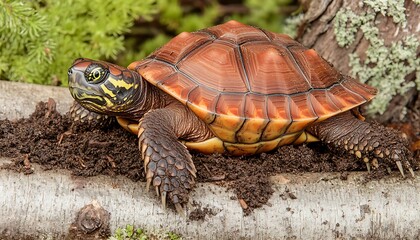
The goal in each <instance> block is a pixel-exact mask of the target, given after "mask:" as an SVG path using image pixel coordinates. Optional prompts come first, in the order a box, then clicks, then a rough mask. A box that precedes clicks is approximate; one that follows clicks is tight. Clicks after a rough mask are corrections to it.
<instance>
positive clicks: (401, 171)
mask: <svg viewBox="0 0 420 240" xmlns="http://www.w3.org/2000/svg"><path fill="white" fill-rule="evenodd" d="M395 163H396V164H397V167H398V170H400V173H401V175H402V176H403V177H404V178H405V174H404V168H403V166H402V163H401V161H396V162H395Z"/></svg>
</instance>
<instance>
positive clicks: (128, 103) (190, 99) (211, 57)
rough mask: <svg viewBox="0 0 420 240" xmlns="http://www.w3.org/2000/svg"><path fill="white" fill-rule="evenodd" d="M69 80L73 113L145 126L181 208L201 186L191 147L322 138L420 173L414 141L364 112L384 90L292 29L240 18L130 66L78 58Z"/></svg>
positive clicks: (142, 138) (217, 149)
mask: <svg viewBox="0 0 420 240" xmlns="http://www.w3.org/2000/svg"><path fill="white" fill-rule="evenodd" d="M68 79H69V82H68V83H69V89H70V93H71V95H72V96H73V98H74V99H75V100H76V101H75V105H74V106H73V108H72V115H73V117H74V118H75V119H76V120H78V121H83V120H86V122H88V120H94V119H97V120H99V121H102V120H101V119H104V118H102V117H107V116H115V117H116V119H117V121H118V123H119V124H120V125H121V126H122V127H123V128H125V129H126V130H128V131H130V132H132V133H134V134H136V135H137V136H138V141H139V151H140V153H141V158H142V161H143V163H144V169H145V175H146V180H147V184H146V188H147V189H149V188H150V187H151V186H153V187H154V188H155V189H156V192H157V194H158V196H159V195H160V197H161V201H162V204H163V206H164V207H165V206H166V204H167V202H171V203H172V204H173V205H174V206H175V208H176V209H177V210H178V211H179V212H182V210H183V209H184V204H186V203H187V202H188V193H189V192H190V191H191V189H193V187H194V184H195V178H196V172H197V170H196V168H195V166H194V163H193V159H192V157H191V153H190V150H191V151H198V152H201V153H204V154H211V153H222V154H227V155H233V156H242V155H251V154H259V153H263V152H269V151H272V150H274V149H276V148H278V147H280V146H283V145H288V144H302V143H308V142H314V141H322V142H324V143H325V144H327V145H328V146H329V147H331V148H332V149H336V150H338V151H343V152H347V153H349V154H351V155H353V156H355V158H357V159H360V160H361V161H364V162H365V163H366V165H367V168H368V170H369V171H370V169H376V168H378V167H379V166H386V167H387V168H388V169H390V166H391V165H394V164H396V165H397V167H398V169H399V171H400V172H401V174H402V175H403V176H404V170H408V171H409V172H410V173H411V174H412V175H413V176H414V172H413V168H412V167H411V166H412V165H413V162H412V155H411V153H410V151H409V149H408V147H407V143H406V141H405V140H404V139H403V138H402V137H401V136H400V135H399V134H398V133H397V132H395V131H388V129H386V128H385V127H384V126H381V125H378V124H372V123H369V122H366V121H364V118H363V116H362V115H361V114H360V112H359V110H358V109H359V106H360V105H362V104H364V103H367V102H369V101H370V100H371V99H372V98H373V97H374V96H375V95H376V94H377V90H376V89H375V88H373V87H371V86H368V85H366V84H363V83H360V82H359V81H358V80H356V79H354V78H352V77H350V76H347V75H345V74H342V73H341V72H339V71H338V70H337V69H335V68H334V67H333V65H332V64H330V63H329V62H328V61H326V60H325V59H324V58H322V57H321V56H320V55H318V53H317V52H316V51H315V50H313V49H309V48H306V47H304V46H303V45H302V44H300V43H299V42H297V41H295V40H293V39H292V38H291V37H289V36H287V35H285V34H280V33H274V32H270V31H267V30H264V29H260V28H258V27H253V26H249V25H246V24H242V23H240V22H237V21H234V20H232V21H228V22H226V23H223V24H220V25H216V26H212V27H209V28H206V29H202V30H199V31H196V32H191V33H190V32H183V33H180V34H179V35H177V36H176V37H174V38H173V39H172V40H170V41H169V42H168V43H167V44H166V45H164V46H163V47H161V48H159V49H157V50H155V51H154V52H153V53H151V54H150V55H149V56H147V57H146V58H144V59H142V60H139V61H135V62H133V63H131V64H130V65H129V66H128V67H127V68H125V67H121V66H118V65H115V64H112V63H108V62H104V61H97V60H92V59H88V58H78V59H76V60H75V61H74V62H73V64H72V66H71V67H70V68H69V71H68ZM384 134H386V135H387V138H391V139H392V141H383V135H384Z"/></svg>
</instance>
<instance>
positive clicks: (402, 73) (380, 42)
mask: <svg viewBox="0 0 420 240" xmlns="http://www.w3.org/2000/svg"><path fill="white" fill-rule="evenodd" d="M363 3H364V4H366V6H368V7H369V8H368V9H367V10H368V11H365V12H364V13H360V14H356V13H354V12H353V11H351V10H350V9H341V10H340V11H339V12H338V13H337V15H336V18H335V19H334V33H335V35H336V39H337V42H338V44H339V46H340V47H348V46H350V45H351V44H352V43H353V42H354V41H355V38H356V34H357V32H358V31H359V30H360V31H361V32H362V34H363V37H364V38H365V39H366V40H367V41H368V42H369V46H368V48H367V50H366V52H365V53H364V54H365V59H364V60H363V61H362V60H361V59H360V56H359V55H358V54H357V53H350V54H349V57H350V61H349V65H350V68H351V72H350V74H351V75H352V76H353V77H356V78H358V79H359V80H360V81H361V82H366V83H368V84H370V85H372V86H374V87H376V88H378V89H379V94H378V96H377V97H376V98H375V99H374V100H373V101H372V103H371V104H370V105H369V108H368V110H369V113H380V114H382V113H384V112H385V110H386V108H387V106H388V104H389V102H390V101H391V99H392V97H393V96H395V95H396V94H404V93H405V92H407V91H408V90H409V89H410V88H413V87H415V86H416V85H417V88H418V89H420V78H419V77H420V59H418V58H417V49H418V47H419V41H418V36H417V35H415V34H412V35H408V36H406V37H405V38H403V39H402V40H400V41H397V42H393V43H391V44H385V41H384V39H382V38H381V37H380V32H379V29H378V27H376V25H375V22H374V19H375V15H376V14H375V13H381V14H383V15H385V16H389V17H392V18H393V21H394V22H395V23H396V24H399V25H400V26H399V27H400V28H402V29H400V31H403V30H404V26H406V24H407V22H406V17H405V14H404V12H405V8H404V1H402V0H398V1H395V0H394V1H391V0H390V1H387V0H365V1H363ZM396 11H398V13H397V12H396ZM401 14H404V16H401ZM412 72H415V74H416V80H415V81H412V82H407V81H406V80H405V77H406V76H407V75H408V74H410V73H412Z"/></svg>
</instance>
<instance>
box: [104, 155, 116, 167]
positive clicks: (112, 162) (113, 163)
mask: <svg viewBox="0 0 420 240" xmlns="http://www.w3.org/2000/svg"><path fill="white" fill-rule="evenodd" d="M106 159H108V162H109V163H110V164H111V166H112V168H116V167H117V165H116V164H115V161H114V159H113V158H112V157H110V156H109V155H106Z"/></svg>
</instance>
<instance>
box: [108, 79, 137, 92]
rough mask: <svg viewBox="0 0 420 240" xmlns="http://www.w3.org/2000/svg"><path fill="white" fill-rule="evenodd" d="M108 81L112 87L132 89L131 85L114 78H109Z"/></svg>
mask: <svg viewBox="0 0 420 240" xmlns="http://www.w3.org/2000/svg"><path fill="white" fill-rule="evenodd" d="M108 81H109V82H110V83H111V84H112V85H114V87H116V88H117V87H121V88H125V89H127V90H128V89H130V88H132V87H133V85H134V84H133V83H127V82H126V81H124V80H122V79H115V78H109V79H108Z"/></svg>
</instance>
